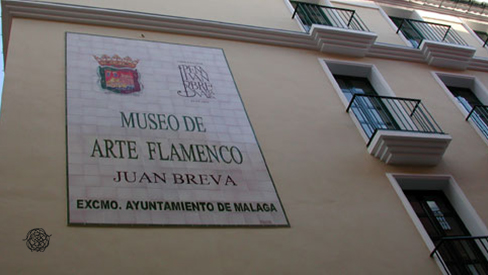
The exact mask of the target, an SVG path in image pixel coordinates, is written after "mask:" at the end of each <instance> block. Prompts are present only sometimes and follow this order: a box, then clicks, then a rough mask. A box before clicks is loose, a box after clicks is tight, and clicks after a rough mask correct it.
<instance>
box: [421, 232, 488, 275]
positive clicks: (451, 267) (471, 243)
mask: <svg viewBox="0 0 488 275" xmlns="http://www.w3.org/2000/svg"><path fill="white" fill-rule="evenodd" d="M430 256H431V257H434V256H435V257H437V259H438V260H439V262H440V263H441V265H442V267H443V269H444V271H445V272H446V273H447V274H451V275H458V274H463V275H464V274H485V275H486V274H488V261H487V256H488V236H478V237H471V236H466V237H444V238H442V239H440V240H439V241H438V242H437V244H436V246H435V248H434V250H433V251H432V252H431V253H430Z"/></svg>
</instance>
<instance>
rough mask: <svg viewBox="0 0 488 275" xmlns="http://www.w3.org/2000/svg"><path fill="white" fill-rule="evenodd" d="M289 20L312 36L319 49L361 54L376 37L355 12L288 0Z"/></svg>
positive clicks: (363, 54)
mask: <svg viewBox="0 0 488 275" xmlns="http://www.w3.org/2000/svg"><path fill="white" fill-rule="evenodd" d="M290 3H291V4H292V6H293V8H294V12H293V16H292V19H294V18H296V17H297V18H298V20H299V21H300V23H301V25H302V26H303V28H304V29H305V30H306V31H307V32H309V33H310V35H311V36H312V37H314V39H315V41H316V42H317V44H318V45H319V47H320V50H321V51H322V52H328V53H337V54H343V55H349V56H358V57H364V56H365V55H366V53H367V52H368V50H369V48H370V47H371V46H372V45H373V44H374V41H375V40H376V38H377V35H376V34H375V33H372V32H371V31H370V30H369V29H368V27H366V24H364V22H363V21H362V20H361V18H360V17H359V16H358V14H357V13H356V11H354V10H349V9H341V8H334V7H328V6H321V5H316V4H310V3H304V2H297V1H290Z"/></svg>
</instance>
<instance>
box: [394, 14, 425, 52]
mask: <svg viewBox="0 0 488 275" xmlns="http://www.w3.org/2000/svg"><path fill="white" fill-rule="evenodd" d="M390 19H391V20H392V21H393V23H395V25H396V26H397V27H398V28H400V27H401V32H402V34H403V36H405V38H406V39H407V40H408V41H409V42H410V43H411V44H412V46H413V47H414V48H418V47H419V46H420V43H421V42H422V41H423V40H424V39H425V37H424V36H423V35H422V32H421V31H420V30H419V29H417V27H416V26H415V25H414V24H411V23H410V21H409V20H408V19H404V18H399V17H393V16H390Z"/></svg>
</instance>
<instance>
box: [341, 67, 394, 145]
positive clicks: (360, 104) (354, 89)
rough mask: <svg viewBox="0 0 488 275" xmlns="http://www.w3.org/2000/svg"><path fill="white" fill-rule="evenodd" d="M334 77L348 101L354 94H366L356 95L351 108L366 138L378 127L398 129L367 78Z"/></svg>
mask: <svg viewBox="0 0 488 275" xmlns="http://www.w3.org/2000/svg"><path fill="white" fill-rule="evenodd" d="M334 78H335V80H336V81H337V84H339V87H340V88H341V90H342V93H343V94H344V96H345V97H346V98H347V100H348V101H349V102H351V100H352V99H353V97H354V95H355V94H359V95H367V97H363V96H356V98H355V99H354V102H353V104H352V105H351V110H352V111H353V112H354V114H355V116H356V118H357V119H358V120H359V123H360V124H361V127H362V128H363V130H364V132H365V133H366V135H367V136H368V138H371V136H372V135H373V134H374V133H375V131H376V130H379V129H390V130H394V129H398V125H397V124H396V122H395V120H394V119H393V116H392V115H391V113H390V111H389V110H388V108H387V107H386V105H385V103H384V102H383V100H382V99H381V98H380V97H378V94H377V93H376V91H375V89H374V88H373V86H372V85H371V83H370V82H369V80H368V79H367V78H365V77H353V76H345V75H334Z"/></svg>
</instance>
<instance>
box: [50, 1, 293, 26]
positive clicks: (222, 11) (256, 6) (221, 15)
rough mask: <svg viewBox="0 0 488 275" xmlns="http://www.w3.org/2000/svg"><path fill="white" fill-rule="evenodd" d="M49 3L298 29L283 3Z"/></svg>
mask: <svg viewBox="0 0 488 275" xmlns="http://www.w3.org/2000/svg"><path fill="white" fill-rule="evenodd" d="M50 2H53V3H62V4H71V5H81V6H90V7H100V8H108V9H115V10H127V11H135V12H145V13H150V14H161V15H170V16H180V17H186V18H195V19H204V20H213V21H219V22H228V23H235V24H244V25H251V26H260V27H267V28H277V29H284V30H292V31H299V30H300V28H299V26H298V25H297V23H296V21H294V20H292V19H291V16H292V13H291V12H290V10H289V9H288V8H287V7H286V5H285V4H284V1H283V0H267V1H260V0H248V1H240V0H228V1H216V0H212V1H198V0H185V1H181V0H165V1H157V0H150V1H118V0H104V1H85V0H54V1H50ZM216 11H218V12H216Z"/></svg>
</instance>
